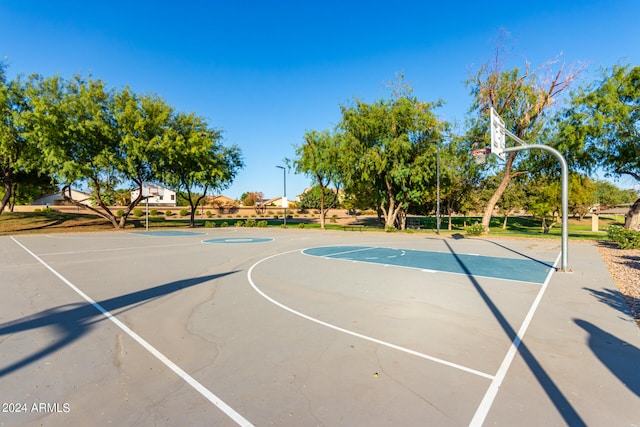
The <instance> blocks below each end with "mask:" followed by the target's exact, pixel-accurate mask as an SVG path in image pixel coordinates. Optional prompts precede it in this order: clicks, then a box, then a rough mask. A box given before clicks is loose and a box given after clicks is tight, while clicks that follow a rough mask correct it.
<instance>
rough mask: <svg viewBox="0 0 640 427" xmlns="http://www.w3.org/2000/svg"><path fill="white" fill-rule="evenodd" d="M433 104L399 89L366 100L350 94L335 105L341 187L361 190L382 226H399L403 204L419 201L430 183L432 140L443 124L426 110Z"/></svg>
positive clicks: (353, 191)
mask: <svg viewBox="0 0 640 427" xmlns="http://www.w3.org/2000/svg"><path fill="white" fill-rule="evenodd" d="M437 106H439V103H423V102H419V101H418V100H417V99H416V98H415V97H413V96H411V95H410V94H405V93H400V94H397V96H396V98H395V99H393V100H384V99H382V100H379V101H377V102H374V103H372V104H367V103H365V102H363V101H360V100H357V99H356V100H355V101H354V105H352V106H342V107H341V108H342V122H341V124H340V127H341V129H342V130H343V132H344V137H343V138H342V143H341V151H340V152H341V161H340V165H341V175H342V180H343V182H344V184H345V191H346V192H347V193H349V194H351V195H357V196H358V197H362V196H363V195H364V196H366V197H367V199H368V200H367V202H368V203H367V204H369V205H371V206H375V207H376V208H377V209H378V210H379V212H381V213H382V215H383V217H384V222H385V227H386V228H400V229H404V228H405V226H406V214H407V211H408V209H409V208H410V206H411V205H413V204H419V203H421V201H422V199H423V198H424V193H425V190H426V189H427V188H428V187H429V186H430V185H431V186H432V185H433V180H434V178H435V167H434V166H435V156H436V145H435V144H436V141H440V140H441V139H442V136H441V133H442V129H443V125H442V123H440V121H439V120H438V119H437V118H436V116H435V114H434V113H433V111H432V110H433V108H435V107H437ZM360 204H363V203H362V202H360Z"/></svg>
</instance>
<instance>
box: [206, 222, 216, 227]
mask: <svg viewBox="0 0 640 427" xmlns="http://www.w3.org/2000/svg"><path fill="white" fill-rule="evenodd" d="M204 228H216V223H215V222H213V221H205V223H204Z"/></svg>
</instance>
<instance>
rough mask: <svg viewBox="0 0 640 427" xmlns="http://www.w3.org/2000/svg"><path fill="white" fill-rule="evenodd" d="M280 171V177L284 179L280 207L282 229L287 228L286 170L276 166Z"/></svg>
mask: <svg viewBox="0 0 640 427" xmlns="http://www.w3.org/2000/svg"><path fill="white" fill-rule="evenodd" d="M276 167H277V168H279V169H282V177H283V178H284V196H283V197H282V207H283V208H284V228H287V206H288V203H287V170H286V169H285V167H284V166H276Z"/></svg>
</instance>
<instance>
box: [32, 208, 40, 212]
mask: <svg viewBox="0 0 640 427" xmlns="http://www.w3.org/2000/svg"><path fill="white" fill-rule="evenodd" d="M33 211H34V212H40V211H41V209H40V208H35V209H34V210H33Z"/></svg>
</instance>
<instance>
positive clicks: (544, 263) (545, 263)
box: [478, 239, 558, 271]
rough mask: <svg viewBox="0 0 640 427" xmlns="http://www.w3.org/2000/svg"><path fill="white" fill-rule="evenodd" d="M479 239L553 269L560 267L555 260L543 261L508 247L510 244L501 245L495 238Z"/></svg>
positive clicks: (556, 269)
mask: <svg viewBox="0 0 640 427" xmlns="http://www.w3.org/2000/svg"><path fill="white" fill-rule="evenodd" d="M478 240H482V241H483V242H487V243H491V244H493V245H496V246H499V247H501V248H502V249H506V250H508V251H509V252H512V253H514V254H516V255H519V256H521V257H523V258H527V259H530V260H531V261H535V262H537V263H538V264H542V265H544V266H545V267H549V268H553V269H554V271H558V268H556V266H554V265H553V262H548V261H542V260H539V259H537V258H533V257H530V256H529V255H527V254H523V253H522V252H518V251H516V250H515V249H512V248H510V247H508V246H505V245H501V244H500V243H498V242H494V241H493V240H487V239H478Z"/></svg>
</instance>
